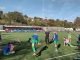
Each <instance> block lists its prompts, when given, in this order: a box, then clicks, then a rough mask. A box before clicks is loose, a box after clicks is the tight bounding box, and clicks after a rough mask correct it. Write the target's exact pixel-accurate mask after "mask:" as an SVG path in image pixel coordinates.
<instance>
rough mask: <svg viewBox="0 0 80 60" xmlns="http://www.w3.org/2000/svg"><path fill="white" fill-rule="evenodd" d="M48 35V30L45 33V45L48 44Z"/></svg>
mask: <svg viewBox="0 0 80 60" xmlns="http://www.w3.org/2000/svg"><path fill="white" fill-rule="evenodd" d="M49 34H50V32H49V31H48V30H46V31H45V42H46V44H49Z"/></svg>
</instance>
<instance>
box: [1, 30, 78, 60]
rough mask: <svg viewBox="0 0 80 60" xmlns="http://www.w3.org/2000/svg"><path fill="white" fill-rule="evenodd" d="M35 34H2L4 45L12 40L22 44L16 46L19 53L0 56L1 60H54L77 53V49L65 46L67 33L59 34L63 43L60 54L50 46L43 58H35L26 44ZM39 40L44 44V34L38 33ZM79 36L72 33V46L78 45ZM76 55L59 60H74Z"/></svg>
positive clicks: (52, 45)
mask: <svg viewBox="0 0 80 60" xmlns="http://www.w3.org/2000/svg"><path fill="white" fill-rule="evenodd" d="M32 34H33V32H26V33H23V32H20V33H2V37H3V40H2V43H3V44H4V43H5V44H6V43H8V42H9V41H11V40H16V39H19V40H20V41H21V43H20V44H17V45H15V49H16V50H17V52H16V53H15V54H13V55H9V56H3V55H1V56H0V60H45V59H47V58H53V57H57V56H61V55H65V54H70V53H75V52H77V51H76V50H75V48H74V47H73V48H72V47H69V46H65V47H64V46H63V37H67V32H59V33H58V34H59V42H60V43H61V47H60V49H59V52H55V48H54V44H53V43H52V44H50V45H48V49H47V50H45V51H43V52H42V54H41V56H39V57H35V56H32V54H33V52H32V49H31V46H30V45H28V43H27V42H26V41H27V40H28V39H29V38H30V37H31V36H32ZM38 35H39V39H40V40H41V43H44V40H45V38H44V36H45V34H44V32H38ZM77 35H78V34H77V33H76V32H72V44H76V40H77V37H76V36H77ZM52 36H53V33H51V34H50V38H52ZM75 56H76V55H72V56H68V57H63V58H60V59H57V60H72V59H73V58H74V57H75Z"/></svg>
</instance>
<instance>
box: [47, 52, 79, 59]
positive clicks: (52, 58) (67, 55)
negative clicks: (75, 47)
mask: <svg viewBox="0 0 80 60" xmlns="http://www.w3.org/2000/svg"><path fill="white" fill-rule="evenodd" d="M77 53H80V52H76V53H71V54H66V55H62V56H57V57H53V58H48V59H46V60H52V59H57V58H61V57H65V56H69V55H74V54H77Z"/></svg>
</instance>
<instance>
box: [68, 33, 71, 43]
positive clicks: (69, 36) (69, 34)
mask: <svg viewBox="0 0 80 60" xmlns="http://www.w3.org/2000/svg"><path fill="white" fill-rule="evenodd" d="M68 39H69V42H70V44H71V33H70V32H68Z"/></svg>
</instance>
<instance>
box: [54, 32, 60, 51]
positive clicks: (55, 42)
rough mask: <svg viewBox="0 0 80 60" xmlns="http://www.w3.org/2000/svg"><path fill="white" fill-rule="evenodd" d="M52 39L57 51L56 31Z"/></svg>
mask: <svg viewBox="0 0 80 60" xmlns="http://www.w3.org/2000/svg"><path fill="white" fill-rule="evenodd" d="M53 41H54V45H55V48H56V51H58V50H57V46H58V42H59V39H58V33H57V32H54V35H53Z"/></svg>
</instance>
